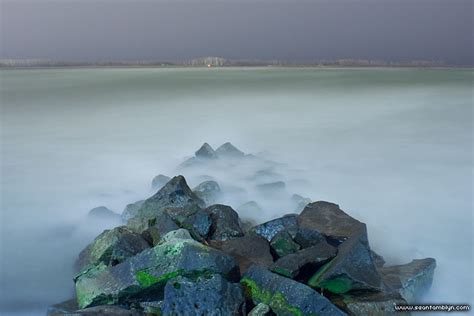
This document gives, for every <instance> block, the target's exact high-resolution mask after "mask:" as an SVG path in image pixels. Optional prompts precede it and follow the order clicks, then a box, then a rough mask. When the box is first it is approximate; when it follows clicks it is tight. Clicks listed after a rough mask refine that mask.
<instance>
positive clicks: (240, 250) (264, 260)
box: [210, 235, 273, 273]
mask: <svg viewBox="0 0 474 316" xmlns="http://www.w3.org/2000/svg"><path fill="white" fill-rule="evenodd" d="M210 246H211V247H214V248H217V249H219V250H222V251H223V252H225V253H227V254H229V255H231V256H232V257H234V259H235V260H236V261H237V262H238V264H239V268H240V272H241V273H245V271H247V269H248V268H249V267H250V266H251V265H259V266H262V267H269V266H270V265H271V264H272V263H273V258H272V255H271V254H270V247H269V245H268V242H267V241H266V240H265V239H264V238H262V237H260V236H256V235H249V236H244V237H239V238H235V239H230V240H224V241H220V240H211V242H210Z"/></svg>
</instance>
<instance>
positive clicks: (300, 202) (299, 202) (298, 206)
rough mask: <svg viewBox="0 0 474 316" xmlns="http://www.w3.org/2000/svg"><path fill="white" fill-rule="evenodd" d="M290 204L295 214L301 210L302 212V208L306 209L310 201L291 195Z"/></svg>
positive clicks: (297, 195)
mask: <svg viewBox="0 0 474 316" xmlns="http://www.w3.org/2000/svg"><path fill="white" fill-rule="evenodd" d="M291 202H292V203H293V204H294V206H295V213H299V212H301V211H302V210H304V208H305V207H306V205H308V204H309V203H311V199H310V198H305V197H302V196H301V195H299V194H293V195H292V196H291Z"/></svg>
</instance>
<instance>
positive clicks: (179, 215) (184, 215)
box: [164, 208, 212, 240]
mask: <svg viewBox="0 0 474 316" xmlns="http://www.w3.org/2000/svg"><path fill="white" fill-rule="evenodd" d="M164 212H165V213H166V214H168V215H169V216H170V217H171V218H172V219H173V220H174V221H175V223H176V224H178V226H180V227H183V228H186V229H187V230H189V232H190V233H191V234H192V235H193V236H194V237H195V238H196V239H198V240H201V239H206V238H207V237H208V235H209V231H210V229H211V225H212V221H211V218H210V216H209V214H207V213H206V212H205V211H203V210H197V211H196V210H187V209H183V208H167V209H165V211H164Z"/></svg>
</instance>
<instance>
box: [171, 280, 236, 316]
mask: <svg viewBox="0 0 474 316" xmlns="http://www.w3.org/2000/svg"><path fill="white" fill-rule="evenodd" d="M243 302H244V295H243V292H242V287H241V285H240V284H238V283H230V282H229V281H227V280H226V279H224V278H223V277H222V276H221V275H219V274H204V275H201V276H198V277H197V278H188V277H181V276H180V277H177V278H174V279H172V280H170V281H168V282H167V284H166V286H165V293H164V301H163V308H162V313H163V315H215V316H220V315H239V308H240V306H241V305H242V304H243Z"/></svg>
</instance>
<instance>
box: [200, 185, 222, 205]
mask: <svg viewBox="0 0 474 316" xmlns="http://www.w3.org/2000/svg"><path fill="white" fill-rule="evenodd" d="M193 192H194V193H195V194H196V195H197V196H198V197H199V198H200V199H201V200H203V201H204V203H206V205H212V204H215V203H216V202H217V200H218V199H219V198H220V196H221V195H222V191H221V188H220V186H219V184H218V183H217V182H216V181H204V182H202V183H201V184H199V185H198V186H197V187H195V188H194V189H193Z"/></svg>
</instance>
